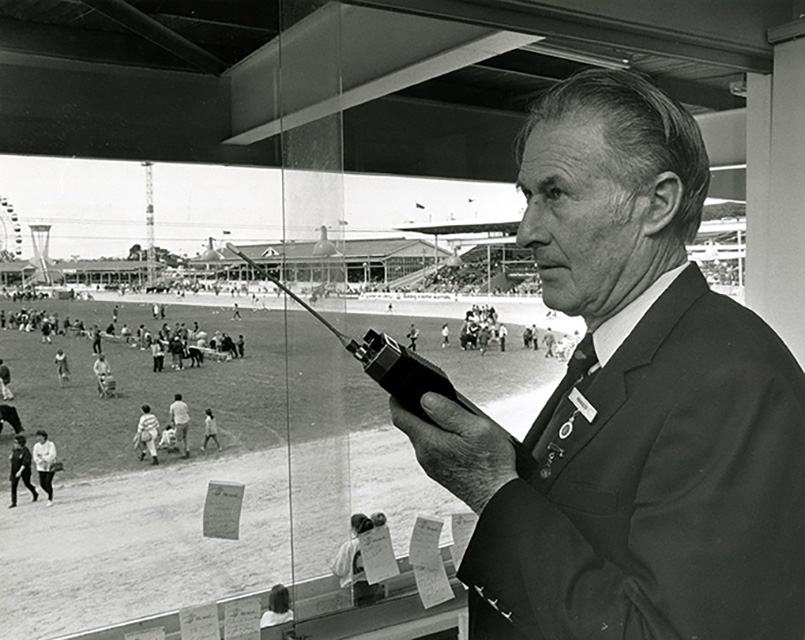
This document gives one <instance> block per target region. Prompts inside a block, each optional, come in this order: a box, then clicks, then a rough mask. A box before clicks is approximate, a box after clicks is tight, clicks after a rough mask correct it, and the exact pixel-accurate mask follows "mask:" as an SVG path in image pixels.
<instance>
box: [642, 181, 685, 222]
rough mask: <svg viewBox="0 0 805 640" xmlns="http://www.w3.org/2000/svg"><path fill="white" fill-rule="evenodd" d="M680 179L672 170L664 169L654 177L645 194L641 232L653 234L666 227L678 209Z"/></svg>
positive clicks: (680, 190) (680, 192)
mask: <svg viewBox="0 0 805 640" xmlns="http://www.w3.org/2000/svg"><path fill="white" fill-rule="evenodd" d="M682 190H683V187H682V180H680V179H679V176H678V175H676V174H675V173H674V172H673V171H664V172H662V173H660V174H658V175H657V177H656V178H654V182H653V186H652V188H651V191H649V192H648V193H647V194H646V196H647V197H648V200H649V205H648V209H647V211H646V212H645V215H644V216H643V232H644V233H645V234H646V235H647V236H653V235H656V234H658V233H660V232H661V231H662V230H663V229H665V228H667V227H668V225H669V224H671V221H672V220H673V219H674V216H676V212H677V211H678V210H679V203H680V200H681V199H682Z"/></svg>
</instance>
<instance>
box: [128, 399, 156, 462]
mask: <svg viewBox="0 0 805 640" xmlns="http://www.w3.org/2000/svg"><path fill="white" fill-rule="evenodd" d="M141 408H142V410H143V415H141V416H140V421H139V422H138V423H137V435H135V436H134V442H135V444H136V445H137V447H138V448H139V449H140V462H142V461H143V460H145V452H146V450H147V451H148V453H150V454H151V464H153V465H157V464H159V458H158V457H157V446H156V444H157V436H158V435H159V420H157V417H156V416H155V415H154V414H153V413H151V406H150V405H147V404H144V405H143V406H142V407H141Z"/></svg>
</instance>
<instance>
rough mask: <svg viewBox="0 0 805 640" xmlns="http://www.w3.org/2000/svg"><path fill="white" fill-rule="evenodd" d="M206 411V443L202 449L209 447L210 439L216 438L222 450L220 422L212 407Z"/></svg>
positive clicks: (217, 445) (217, 444)
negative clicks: (219, 440)
mask: <svg viewBox="0 0 805 640" xmlns="http://www.w3.org/2000/svg"><path fill="white" fill-rule="evenodd" d="M204 413H205V414H206V415H207V417H206V418H204V444H203V445H201V450H202V451H204V450H205V449H206V448H207V443H208V442H209V441H210V440H215V446H216V447H218V451H220V450H221V449H222V448H223V447H222V446H221V443H220V442H218V424H217V423H216V422H215V416H214V415H213V414H212V409H210V408H209V407H207V409H205V410H204Z"/></svg>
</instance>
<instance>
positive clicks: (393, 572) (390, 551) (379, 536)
mask: <svg viewBox="0 0 805 640" xmlns="http://www.w3.org/2000/svg"><path fill="white" fill-rule="evenodd" d="M358 546H359V547H360V550H361V559H362V560H363V569H364V571H366V581H367V582H368V583H369V584H377V583H378V582H380V581H381V580H386V579H387V578H393V577H394V576H398V575H400V568H399V567H398V566H397V560H396V559H395V558H394V547H393V546H392V544H391V532H390V531H389V528H388V527H376V528H374V529H369V531H366V532H364V533H362V534H360V535H359V536H358Z"/></svg>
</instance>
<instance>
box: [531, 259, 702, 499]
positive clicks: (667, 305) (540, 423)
mask: <svg viewBox="0 0 805 640" xmlns="http://www.w3.org/2000/svg"><path fill="white" fill-rule="evenodd" d="M707 291H708V287H707V283H706V281H705V279H704V277H703V276H702V274H701V272H700V271H699V268H698V267H697V266H696V265H695V264H692V265H690V266H689V267H688V268H687V269H685V270H684V271H683V272H682V273H681V274H680V275H679V276H678V277H677V279H676V280H674V282H673V283H671V286H669V287H668V289H666V290H665V291H664V292H663V294H662V295H661V296H660V297H659V298H658V299H657V301H656V302H655V303H654V304H653V305H652V306H651V307H650V308H649V310H648V311H647V312H646V314H645V315H644V316H643V318H642V319H641V320H640V322H638V323H637V325H636V326H635V328H634V329H633V330H632V332H631V333H630V334H629V336H628V337H627V338H626V340H625V341H624V342H623V344H622V345H621V346H620V347H619V348H618V350H617V351H616V352H615V353H614V355H613V356H612V358H611V359H610V360H609V362H607V364H606V366H605V367H603V368H602V369H601V371H600V372H599V373H598V375H597V376H596V377H595V379H594V380H593V381H592V383H591V384H590V386H589V387H588V388H587V389H586V390H585V391H584V397H585V398H586V399H587V400H588V401H589V402H590V404H592V406H593V407H595V409H596V410H597V414H596V416H595V418H594V419H593V421H592V422H589V421H588V420H587V419H585V418H584V416H583V415H582V414H581V413H579V414H577V415H576V417H575V420H574V423H573V431H572V433H571V435H570V436H569V437H567V438H566V439H564V440H560V441H558V444H559V446H560V447H561V448H562V451H563V453H562V456H561V457H556V458H555V459H554V461H553V463H552V465H551V472H552V473H551V475H550V477H548V478H547V479H546V478H541V477H540V475H539V473H536V474H534V476H533V480H532V482H534V483H536V485H537V486H538V488H539V489H540V490H541V491H542V492H543V493H545V492H547V491H548V490H549V489H550V487H551V486H552V485H553V483H554V482H555V481H556V479H557V477H558V476H559V475H560V474H561V472H562V470H563V469H564V468H565V467H566V466H567V465H568V463H569V462H570V461H571V460H572V459H573V458H574V457H575V456H576V455H577V454H578V453H579V452H580V451H581V450H582V449H583V448H584V447H585V446H586V445H587V443H588V442H590V440H592V439H593V438H594V437H595V435H596V434H597V433H598V432H599V431H600V430H601V429H603V428H604V426H605V425H606V424H607V422H609V420H610V419H611V418H612V416H613V415H615V413H616V412H617V411H618V409H620V407H621V406H622V405H623V403H624V402H625V401H626V399H627V389H626V374H627V373H628V372H630V371H632V370H634V369H636V368H638V367H641V366H645V365H647V364H649V363H650V362H651V360H652V359H653V357H654V354H655V353H656V351H657V349H659V347H660V345H662V343H663V342H664V341H665V340H666V338H667V337H668V335H669V334H670V333H671V331H672V330H673V328H674V326H676V324H677V323H678V322H679V320H680V318H681V317H682V316H683V315H684V314H685V312H686V311H687V310H688V308H689V307H690V306H691V305H692V304H693V303H694V302H695V301H696V300H698V299H699V298H700V297H701V296H702V295H704V294H705V293H707ZM560 386H561V385H560ZM557 391H558V389H557ZM557 391H554V394H553V395H552V396H551V398H550V400H549V401H548V403H547V404H546V405H545V408H544V409H543V410H542V411H541V412H540V414H539V416H538V417H537V420H536V421H535V422H534V425H533V426H532V427H531V430H530V431H529V432H528V435H526V438H525V440H524V441H523V443H524V444H525V446H527V447H529V448H530V449H533V447H534V445H535V444H536V443H537V441H538V440H539V437H540V435H541V434H542V432H543V431H544V430H545V429H546V428H547V426H548V423H549V422H550V419H551V415H552V414H553V411H554V409H555V408H556V403H557V402H558V401H559V398H556V397H555V396H556V395H557ZM565 402H569V400H566V401H565ZM544 464H545V461H544V460H538V466H537V468H538V469H540V468H542V466H543V465H544Z"/></svg>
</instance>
